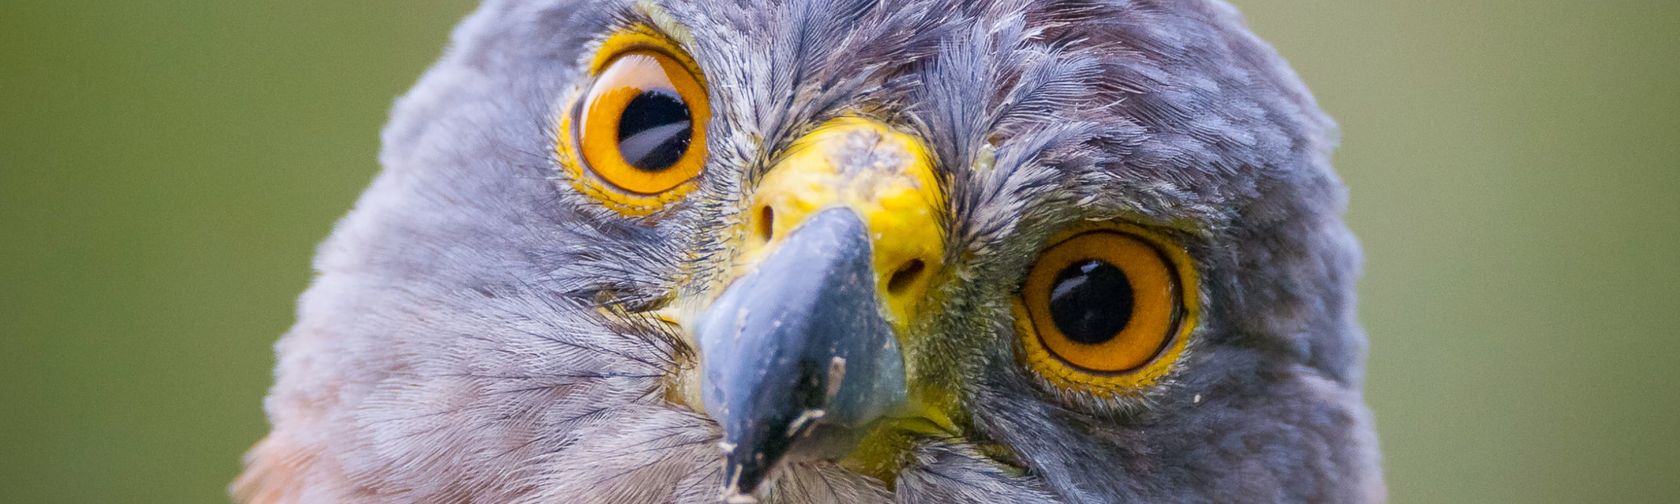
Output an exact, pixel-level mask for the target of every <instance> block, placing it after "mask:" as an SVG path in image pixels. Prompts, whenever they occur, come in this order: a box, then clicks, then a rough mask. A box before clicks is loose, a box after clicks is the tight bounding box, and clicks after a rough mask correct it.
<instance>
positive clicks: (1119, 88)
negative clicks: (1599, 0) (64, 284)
mask: <svg viewBox="0 0 1680 504" xmlns="http://www.w3.org/2000/svg"><path fill="white" fill-rule="evenodd" d="M381 141H382V150H381V151H380V154H379V157H378V159H379V163H380V166H381V170H380V172H379V173H378V175H377V176H376V177H375V178H374V179H373V180H372V182H371V184H370V186H369V187H368V188H367V189H366V190H365V192H364V193H363V194H362V195H361V196H360V198H359V199H358V200H357V201H356V202H355V204H354V206H353V208H352V209H351V210H350V211H349V213H348V214H347V215H346V216H345V217H343V218H342V219H341V220H340V221H339V222H338V223H337V224H336V225H335V227H334V228H333V230H332V233H331V235H330V237H329V238H327V240H326V241H325V242H324V243H323V244H322V245H321V246H320V248H319V249H318V251H317V256H316V258H315V260H314V263H313V269H314V272H315V277H314V278H313V280H312V283H311V285H310V286H309V287H308V289H307V290H306V291H305V292H304V293H303V294H302V295H301V297H300V298H299V300H298V306H297V320H296V322H295V325H294V326H293V327H292V328H291V329H290V330H288V331H287V332H286V333H285V334H284V335H282V336H281V337H280V339H279V340H278V342H277V343H275V353H276V365H275V383H274V385H273V386H272V388H271V389H270V391H269V393H268V395H267V397H266V399H265V400H264V410H265V412H266V414H267V417H268V420H269V422H270V425H271V428H270V431H269V432H268V433H267V434H266V436H265V437H264V438H263V439H261V440H260V441H258V442H257V443H256V444H255V445H254V446H253V447H252V448H251V449H250V451H249V452H248V453H247V455H246V456H245V459H244V469H243V472H242V474H241V475H240V476H239V477H238V479H237V480H236V481H235V482H233V483H232V484H231V485H230V487H229V491H230V493H231V495H232V496H233V497H234V498H235V499H236V500H238V501H241V502H250V503H291V502H306V503H313V502H368V503H378V502H571V503H596V502H599V503H640V502H650V503H651V502H660V503H663V502H682V503H689V502H730V503H745V502H766V503H774V502H785V503H799V502H844V503H868V502H903V503H945V502H1017V503H1111V502H1112V503H1122V502H1380V501H1383V500H1385V499H1386V490H1385V486H1384V482H1383V476H1382V469H1381V454H1380V449H1379V445H1378V442H1377V441H1378V440H1377V435H1376V430H1375V427H1374V425H1375V424H1374V420H1373V416H1372V414H1371V412H1370V409H1369V408H1368V406H1367V405H1366V403H1365V400H1364V394H1363V391H1362V389H1363V381H1364V360H1365V356H1366V353H1367V345H1368V343H1367V339H1366V336H1365V333H1364V331H1363V329H1362V328H1361V326H1360V324H1359V321H1358V317H1357V310H1356V300H1355V291H1354V286H1355V282H1356V280H1357V279H1358V277H1359V275H1360V271H1361V268H1362V267H1363V265H1362V257H1361V251H1360V249H1359V246H1358V242H1357V240H1356V238H1355V236H1354V235H1353V233H1352V231H1351V230H1350V229H1349V227H1348V226H1347V224H1346V223H1345V222H1344V219H1343V214H1344V213H1345V209H1346V206H1347V199H1348V197H1347V191H1346V189H1345V188H1344V186H1343V184H1342V183H1341V181H1340V179H1339V176H1338V175H1337V174H1336V172H1335V171H1334V169H1333V167H1332V165H1331V154H1332V152H1333V150H1334V148H1335V147H1336V144H1337V143H1338V142H1339V129H1338V126H1337V125H1336V124H1335V122H1334V121H1333V120H1332V119H1331V118H1330V117H1329V116H1328V115H1327V114H1326V113H1325V112H1323V111H1322V109H1321V108H1320V107H1319V106H1318V104H1317V102H1316V101H1315V98H1314V97H1313V96H1312V95H1311V94H1310V93H1309V91H1308V90H1307V88H1306V87H1305V85H1304V84H1302V82H1301V79H1300V78H1299V77H1298V76H1297V75H1296V73H1295V72H1294V71H1293V70H1292V69H1291V68H1290V66H1289V65H1288V64H1287V62H1286V61H1285V60H1284V59H1283V58H1282V57H1281V56H1279V55H1278V53H1277V52H1276V51H1275V50H1274V49H1272V48H1271V47H1270V46H1268V45H1267V44H1266V43H1264V42H1263V41H1261V40H1260V39H1259V38H1258V37H1257V36H1256V35H1254V34H1253V33H1252V32H1251V31H1250V29H1249V28H1248V27H1247V24H1246V21H1245V20H1244V18H1243V17H1242V15H1241V13H1240V12H1238V10H1237V9H1236V8H1235V7H1233V6H1231V5H1229V4H1227V3H1225V2H1223V1H1219V0H896V1H881V0H777V1H765V2H746V1H739V0H733V1H731V0H590V1H581V0H486V1H484V2H482V3H481V4H479V5H478V6H477V8H476V10H475V11H474V12H473V13H471V14H470V15H469V16H468V17H467V18H466V19H465V20H464V21H462V22H461V24H460V25H459V26H458V27H457V28H456V29H455V30H454V32H453V35H452V37H451V40H450V43H449V48H448V50H447V51H446V52H444V54H443V55H442V56H441V58H440V59H439V60H438V61H437V62H436V63H435V64H434V66H432V67H431V68H430V69H429V70H428V71H426V72H425V74H424V75H423V76H422V77H421V78H420V80H419V81H418V83H417V84H415V86H414V87H413V88H412V90H411V91H409V92H408V93H407V94H406V95H404V96H403V97H401V98H399V99H398V100H397V101H396V103H395V104H394V106H393V111H392V113H391V117H390V119H389V123H388V124H387V125H386V126H385V128H384V130H383V132H382V134H381Z"/></svg>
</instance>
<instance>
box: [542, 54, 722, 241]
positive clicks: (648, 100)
mask: <svg viewBox="0 0 1680 504" xmlns="http://www.w3.org/2000/svg"><path fill="white" fill-rule="evenodd" d="M602 51H603V52H604V53H603V54H601V55H599V56H598V57H597V60H598V65H599V67H598V68H597V75H596V76H595V79H594V81H593V83H591V85H590V86H589V88H588V89H587V90H586V91H585V92H584V93H583V94H582V95H581V96H580V97H579V99H577V100H576V101H575V102H574V104H573V105H572V106H571V107H570V109H569V110H567V111H566V112H564V117H563V118H562V127H561V128H560V132H559V136H560V138H559V146H558V150H559V152H560V154H561V156H562V160H563V161H564V162H565V163H566V164H567V168H568V169H570V170H571V171H572V172H573V173H572V175H573V176H574V182H575V183H577V185H578V186H579V188H580V189H584V192H586V193H589V194H590V195H592V196H595V197H596V198H597V199H599V200H601V202H602V203H604V204H606V205H607V206H609V207H612V208H613V209H615V210H619V211H620V212H623V213H626V214H632V215H645V214H648V213H652V212H653V211H656V210H658V209H660V208H662V207H663V206H664V205H665V204H666V203H669V202H671V201H675V200H676V199H677V198H680V197H681V196H682V195H683V194H684V193H686V192H687V191H688V190H690V189H692V188H693V185H694V180H695V179H696V178H697V177H699V176H700V173H701V171H702V170H703V169H704V167H705V164H706V123H707V120H708V119H709V118H710V109H709V106H708V103H707V101H706V92H705V89H704V87H703V86H702V84H701V81H700V79H699V77H697V75H696V73H695V70H694V67H693V65H692V63H691V60H689V59H688V58H687V57H686V56H685V55H682V54H681V53H680V51H677V50H676V48H675V47H674V45H673V44H670V43H668V42H667V41H665V40H664V39H660V38H656V37H653V36H650V35H647V34H645V33H642V32H628V33H627V34H624V35H621V36H618V37H614V38H613V39H609V40H608V42H607V44H606V45H605V47H603V49H602Z"/></svg>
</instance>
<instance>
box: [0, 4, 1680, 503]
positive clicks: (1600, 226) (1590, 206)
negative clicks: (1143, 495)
mask: <svg viewBox="0 0 1680 504" xmlns="http://www.w3.org/2000/svg"><path fill="white" fill-rule="evenodd" d="M1236 3H1237V4H1238V5H1239V6H1240V7H1242V8H1243V9H1244V10H1245V11H1246V12H1247V14H1248V16H1249V19H1250V21H1251V23H1252V25H1253V27H1254V28H1255V30H1257V31H1258V32H1259V33H1260V34H1261V35H1262V36H1263V37H1265V38H1267V39H1269V40H1270V41H1271V42H1272V43H1274V44H1275V45H1276V46H1277V47H1278V48H1279V49H1280V50H1281V51H1282V52H1283V54H1284V55H1285V56H1287V57H1289V58H1290V59H1291V60H1292V61H1293V62H1294V65H1295V68H1296V69H1297V70H1298V71H1299V72H1300V74H1301V75H1302V77H1303V78H1304V79H1305V80H1306V81H1307V83H1308V84H1309V85H1311V86H1312V87H1313V89H1314V90H1315V91H1316V93H1317V95H1318V97H1319V99H1320V101H1321V103H1322V105H1323V106H1324V108H1325V109H1327V110H1329V111H1330V113H1331V114H1333V115H1334V116H1336V117H1337V118H1338V119H1339V120H1340V122H1341V124H1342V126H1343V129H1344V139H1343V148H1342V149H1341V150H1340V151H1339V153H1338V154H1337V157H1336V164H1337V166H1338V168H1339V169H1340V171H1341V173H1342V174H1343V176H1344V178H1345V179H1346V181H1347V183H1348V185H1349V186H1350V187H1351V189H1352V204H1351V205H1352V206H1351V209H1350V210H1349V214H1348V218H1349V220H1350V221H1351V224H1352V226H1353V228H1354V229H1355V230H1356V231H1357V232H1358V233H1359V234H1360V236H1361V237H1362V238H1363V240H1364V244H1365V249H1366V255H1367V259H1368V266H1367V274H1366V276H1365V279H1364V281H1363V282H1362V283H1361V284H1360V292H1361V295H1362V299H1361V302H1362V314H1363V315H1362V316H1363V319H1364V321H1365V324H1366V327H1367V328H1368V330H1369V333H1370V337H1371V357H1370V361H1369V362H1370V370H1369V377H1368V396H1369V400H1370V403H1371V406H1372V407H1373V408H1374V409H1375V410H1376V415H1377V421H1378V426H1379V429H1380V432H1381V435H1382V442H1383V445H1384V446H1383V447H1384V448H1385V450H1386V455H1385V463H1386V467H1387V476H1388V482H1389V486H1390V488H1391V493H1392V497H1393V500H1394V501H1395V502H1662V501H1672V499H1673V498H1674V496H1675V495H1680V428H1676V425H1680V371H1677V370H1680V364H1676V357H1677V355H1680V341H1677V340H1680V332H1677V331H1676V328H1677V327H1680V302H1677V301H1676V300H1677V299H1680V296H1677V295H1676V292H1675V291H1676V289H1677V288H1680V252H1677V249H1680V35H1677V33H1680V31H1677V30H1680V2H1675V1H1673V0H1651V1H1639V0H1601V1H1596V2H1569V1H1549V0H1481V1H1468V2H1467V1H1462V0H1364V1H1359V2H1348V1H1346V0H1237V1H1236ZM472 4H473V2H471V1H470V0H400V1H398V0H359V1H341V0H294V1H276V0H259V1H245V2H228V1H225V0H154V1H146V2H111V1H94V0H4V1H3V2H0V502H19V503H22V502H32V503H59V502H64V503H83V502H135V503H145V502H159V503H162V502H219V501H225V500H226V498H225V497H224V490H223V488H224V486H225V484H226V483H227V482H228V481H229V480H230V479H232V478H233V477H234V475H235V474H236V473H237V471H238V468H239V457H240V454H241V453H242V452H243V451H244V449H245V448H246V447H248V446H249V445H250V444H251V443H252V442H254V441H256V440H257V439H258V438H259V437H260V436H261V435H262V433H263V432H264V431H265V429H266V423H265V420H264V418H263V415H262V412H261V409H260V400H261V398H262V396H263V394H264V392H265V389H266V388H267V386H268V384H269V382H270V379H271V378H270V366H271V365H272V362H273V357H272V354H271V347H270V345H271V343H272V341H273V340H274V338H275V337H276V336H278V335H279V334H280V333H281V332H282V331H284V330H285V329H286V327H287V326H288V325H289V324H290V323H291V321H292V316H293V313H292V306H293V299H294V297H295V296H296V295H297V294H298V292H299V291H301V290H302V289H303V288H304V286H305V285H306V284H307V282H308V281H309V278H310V273H309V260H310V256H311V254H312V252H313V248H314V246H315V243H316V242H317V241H318V240H320V239H321V238H323V237H324V236H325V235H326V234H327V232H328V231H329V230H330V229H331V226H332V224H333V221H334V220H335V219H336V218H337V217H338V216H339V215H341V214H342V213H343V212H344V211H345V210H346V209H347V208H348V207H349V206H350V205H351V203H352V202H353V201H354V198H355V197H356V194H357V193H358V192H359V191H360V189H361V188H362V186H363V185H364V184H365V183H366V182H367V181H368V180H369V179H370V177H372V175H373V174H374V172H375V171H376V170H377V164H376V162H375V153H376V151H377V149H378V136H377V133H378V131H379V128H380V126H381V124H382V123H383V122H384V118H385V114H386V110H387V108H388V106H389V104H390V103H391V101H392V99H394V98H395V97H396V96H398V95H399V94H400V93H402V92H403V91H404V90H405V89H406V88H407V87H408V86H409V85H410V84H411V83H412V82H413V81H414V79H415V78H416V77H418V75H419V74H420V72H421V71H422V70H424V69H425V68H426V66H427V64H428V63H429V62H430V61H431V60H432V59H433V58H434V57H435V56H436V55H437V54H438V53H439V52H440V50H441V48H442V46H443V43H444V41H445V39H446V35H447V33H448V30H449V28H450V26H451V25H452V24H453V23H454V22H455V20H456V19H457V18H459V17H460V16H462V15H463V14H465V13H467V12H468V11H469V10H470V9H471V8H472V6H473V5H472Z"/></svg>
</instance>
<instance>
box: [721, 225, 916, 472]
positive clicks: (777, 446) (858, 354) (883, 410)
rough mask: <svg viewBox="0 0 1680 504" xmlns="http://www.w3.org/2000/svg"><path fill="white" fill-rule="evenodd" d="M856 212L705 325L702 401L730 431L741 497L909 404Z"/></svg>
mask: <svg viewBox="0 0 1680 504" xmlns="http://www.w3.org/2000/svg"><path fill="white" fill-rule="evenodd" d="M871 264H872V258H871V251H870V240H869V236H868V233H867V231H866V227H865V226H864V224H863V222H862V221H860V220H859V218H858V216H857V214H856V213H854V212H853V211H852V210H850V209H847V208H840V207H836V208H830V209H826V210H823V211H821V212H819V213H817V214H815V215H812V216H810V217H809V218H808V219H806V220H805V221H804V222H803V223H801V224H800V225H799V227H798V228H796V229H794V230H793V231H792V232H791V233H790V234H789V235H788V236H787V237H786V238H785V241H784V242H783V243H782V244H781V245H780V246H779V247H778V248H777V249H775V250H773V251H772V252H770V256H768V257H766V258H765V259H764V260H763V261H762V262H761V263H760V264H759V267H758V269H757V270H756V271H754V272H751V273H749V274H747V275H744V276H742V277H740V278H738V279H736V280H735V282H734V283H733V284H731V285H730V286H729V287H727V288H726V289H725V291H724V293H723V295H722V296H721V297H719V298H718V299H717V301H715V302H714V303H713V304H712V306H711V307H710V308H709V309H708V310H707V311H706V313H705V314H704V315H703V316H702V317H701V318H700V320H699V323H698V324H697V325H696V333H697V334H696V335H697V336H698V340H699V343H700V353H701V355H702V363H701V368H702V372H703V374H702V389H701V394H702V400H703V401H704V404H705V408H706V411H707V413H709V414H710V415H711V416H712V418H714V419H716V420H717V421H718V422H719V423H720V424H721V425H722V427H723V431H724V440H723V441H724V444H723V447H724V449H725V451H726V454H725V463H726V471H725V480H724V481H725V483H726V485H727V486H728V488H727V491H728V492H729V494H730V495H741V494H751V493H752V492H753V491H754V490H756V489H757V488H758V486H759V484H760V483H762V482H763V481H764V480H765V479H766V478H767V477H768V475H769V474H770V472H771V470H772V469H774V468H775V467H776V465H777V464H778V463H779V462H780V461H781V460H782V459H783V458H784V457H786V456H789V455H800V456H810V457H819V458H821V457H830V458H832V457H838V456H842V455H844V453H845V452H846V451H849V449H850V447H851V446H852V445H853V444H855V442H856V437H857V436H858V435H859V434H860V433H861V432H862V431H863V427H865V426H867V425H868V424H870V423H871V422H873V421H875V420H877V419H879V418H881V417H883V416H885V415H887V414H889V413H891V412H893V410H895V409H898V408H900V407H902V406H903V404H904V403H905V394H906V390H905V377H904V362H903V356H902V354H901V352H900V351H899V347H898V340H897V339H896V337H895V336H894V335H893V329H892V326H891V325H889V324H888V323H887V320H886V319H885V317H884V315H883V311H882V307H881V300H880V299H878V295H877V293H876V279H877V276H876V274H875V272H874V271H873V267H872V266H871Z"/></svg>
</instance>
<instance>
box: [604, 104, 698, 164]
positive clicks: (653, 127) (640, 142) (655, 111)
mask: <svg viewBox="0 0 1680 504" xmlns="http://www.w3.org/2000/svg"><path fill="white" fill-rule="evenodd" d="M693 137H694V128H693V119H691V118H690V117H689V114H688V104H687V103H683V100H682V97H681V96H678V95H677V94H676V93H675V92H672V91H669V90H661V89H654V90H647V91H642V94H639V95H636V97H635V98H632V99H631V100H630V104H629V105H625V106H624V114H623V115H622V116H620V117H619V119H618V152H619V153H620V154H622V155H623V156H624V161H626V162H628V163H630V165H631V166H634V167H636V169H638V170H642V171H648V172H660V171H665V170H666V169H668V168H670V167H671V165H675V164H677V160H678V159H680V158H682V155H683V153H684V152H687V151H688V142H689V140H690V139H692V138H693Z"/></svg>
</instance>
